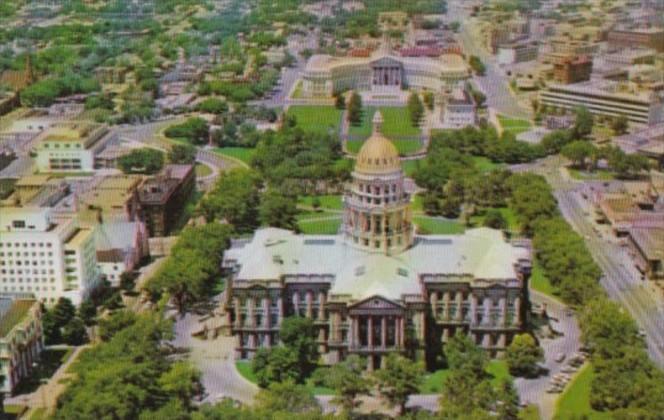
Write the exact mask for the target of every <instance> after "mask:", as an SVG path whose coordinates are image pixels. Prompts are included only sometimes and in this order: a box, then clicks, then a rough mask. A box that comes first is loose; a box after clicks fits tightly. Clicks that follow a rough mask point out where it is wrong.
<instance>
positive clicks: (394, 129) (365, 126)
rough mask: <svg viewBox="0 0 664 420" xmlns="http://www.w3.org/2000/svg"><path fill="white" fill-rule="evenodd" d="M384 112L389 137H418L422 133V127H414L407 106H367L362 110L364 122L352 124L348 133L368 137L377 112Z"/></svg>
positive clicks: (385, 127) (384, 126)
mask: <svg viewBox="0 0 664 420" xmlns="http://www.w3.org/2000/svg"><path fill="white" fill-rule="evenodd" d="M377 110H379V111H380V113H381V114H383V134H384V135H385V136H386V137H388V138H393V137H416V136H419V135H420V128H419V127H413V124H412V122H411V121H410V116H409V115H408V109H407V108H406V107H378V108H375V107H366V108H364V109H363V112H362V122H361V123H360V124H359V125H351V126H350V128H349V130H348V134H349V135H350V136H352V137H355V136H357V137H360V138H364V139H366V138H367V137H369V136H370V135H371V130H372V127H373V125H372V120H373V116H374V114H375V112H376V111H377Z"/></svg>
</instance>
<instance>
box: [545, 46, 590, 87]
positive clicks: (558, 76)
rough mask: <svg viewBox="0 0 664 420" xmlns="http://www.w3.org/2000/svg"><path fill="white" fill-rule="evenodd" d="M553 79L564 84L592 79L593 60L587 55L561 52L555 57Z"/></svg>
mask: <svg viewBox="0 0 664 420" xmlns="http://www.w3.org/2000/svg"><path fill="white" fill-rule="evenodd" d="M552 61H553V79H554V80H555V81H556V82H558V83H561V84H563V85H568V84H571V83H579V82H585V81H587V80H590V74H591V73H592V71H593V60H592V58H591V57H588V56H586V55H582V56H574V55H568V54H560V55H556V56H554V57H553V60H552Z"/></svg>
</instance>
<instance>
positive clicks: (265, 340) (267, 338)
mask: <svg viewBox="0 0 664 420" xmlns="http://www.w3.org/2000/svg"><path fill="white" fill-rule="evenodd" d="M263 347H266V348H268V349H269V348H270V347H271V343H270V333H266V334H265V335H263Z"/></svg>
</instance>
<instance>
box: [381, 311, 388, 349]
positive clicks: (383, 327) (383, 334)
mask: <svg viewBox="0 0 664 420" xmlns="http://www.w3.org/2000/svg"><path fill="white" fill-rule="evenodd" d="M380 346H381V347H382V348H385V347H387V318H386V317H385V316H382V317H381V318H380Z"/></svg>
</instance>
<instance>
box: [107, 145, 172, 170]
mask: <svg viewBox="0 0 664 420" xmlns="http://www.w3.org/2000/svg"><path fill="white" fill-rule="evenodd" d="M118 166H120V169H122V172H124V173H126V174H147V175H151V174H154V173H156V172H158V171H159V170H161V168H162V167H163V166H164V153H163V152H161V151H159V150H156V149H151V148H148V147H144V148H142V149H135V150H132V151H131V152H129V154H126V155H124V156H121V157H120V158H119V159H118Z"/></svg>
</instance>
